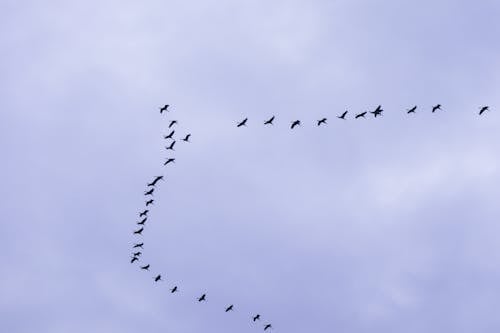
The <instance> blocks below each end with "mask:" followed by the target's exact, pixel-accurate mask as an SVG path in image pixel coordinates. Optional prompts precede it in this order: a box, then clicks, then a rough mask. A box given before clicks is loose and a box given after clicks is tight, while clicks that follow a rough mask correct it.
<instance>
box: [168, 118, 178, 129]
mask: <svg viewBox="0 0 500 333" xmlns="http://www.w3.org/2000/svg"><path fill="white" fill-rule="evenodd" d="M175 124H177V120H172V121H171V122H170V125H168V128H170V127H172V126H174V125H175Z"/></svg>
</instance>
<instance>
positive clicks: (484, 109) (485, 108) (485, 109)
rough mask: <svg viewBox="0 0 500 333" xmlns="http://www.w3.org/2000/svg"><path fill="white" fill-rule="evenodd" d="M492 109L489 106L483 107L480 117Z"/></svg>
mask: <svg viewBox="0 0 500 333" xmlns="http://www.w3.org/2000/svg"><path fill="white" fill-rule="evenodd" d="M489 109H490V107H489V106H483V107H482V108H481V109H480V110H479V115H482V114H483V113H484V112H485V111H488V110H489Z"/></svg>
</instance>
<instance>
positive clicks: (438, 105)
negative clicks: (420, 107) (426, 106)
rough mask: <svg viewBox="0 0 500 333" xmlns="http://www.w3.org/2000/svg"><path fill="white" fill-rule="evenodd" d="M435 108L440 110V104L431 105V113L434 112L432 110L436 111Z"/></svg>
mask: <svg viewBox="0 0 500 333" xmlns="http://www.w3.org/2000/svg"><path fill="white" fill-rule="evenodd" d="M436 110H441V104H437V105H434V106H433V107H432V112H433V113H434V112H436Z"/></svg>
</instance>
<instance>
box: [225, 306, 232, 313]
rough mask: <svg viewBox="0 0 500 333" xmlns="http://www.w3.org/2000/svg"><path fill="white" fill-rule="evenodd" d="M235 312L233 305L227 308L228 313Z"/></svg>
mask: <svg viewBox="0 0 500 333" xmlns="http://www.w3.org/2000/svg"><path fill="white" fill-rule="evenodd" d="M232 310H233V305H232V304H231V305H230V306H228V307H227V308H226V312H229V311H232Z"/></svg>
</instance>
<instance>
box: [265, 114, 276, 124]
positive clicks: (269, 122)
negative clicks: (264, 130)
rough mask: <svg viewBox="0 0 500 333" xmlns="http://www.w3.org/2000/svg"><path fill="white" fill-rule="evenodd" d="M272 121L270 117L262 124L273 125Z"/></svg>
mask: <svg viewBox="0 0 500 333" xmlns="http://www.w3.org/2000/svg"><path fill="white" fill-rule="evenodd" d="M273 121H274V116H272V117H271V118H269V119H268V120H266V121H265V122H264V125H273Z"/></svg>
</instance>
